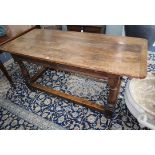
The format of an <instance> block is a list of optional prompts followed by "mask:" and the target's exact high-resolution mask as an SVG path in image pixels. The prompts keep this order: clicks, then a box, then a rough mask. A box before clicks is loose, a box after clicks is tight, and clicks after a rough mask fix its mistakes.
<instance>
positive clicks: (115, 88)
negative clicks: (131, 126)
mask: <svg viewBox="0 0 155 155" xmlns="http://www.w3.org/2000/svg"><path fill="white" fill-rule="evenodd" d="M13 58H14V59H15V61H16V62H17V63H18V64H19V66H20V68H21V72H22V75H23V77H24V80H25V82H26V85H27V86H28V88H29V89H30V90H32V91H34V90H40V91H42V92H45V93H48V94H52V95H55V96H58V97H60V98H63V99H67V100H69V101H71V102H73V103H76V104H79V105H82V106H85V107H87V108H90V109H92V110H96V111H99V112H102V113H105V116H107V117H111V116H112V111H113V109H114V107H115V104H116V102H117V97H118V94H119V88H120V83H121V80H120V79H121V77H120V76H116V75H112V74H107V73H102V72H95V71H90V70H87V69H79V68H76V67H73V66H72V67H68V66H63V65H60V64H50V65H49V64H48V63H45V62H42V61H40V60H36V59H29V58H28V59H26V58H24V57H20V56H17V55H13ZM23 60H24V61H25V60H26V61H28V62H31V63H32V62H34V63H39V64H42V66H43V67H42V68H41V69H40V70H39V71H38V72H37V73H36V74H35V75H34V76H32V77H30V75H29V72H28V70H27V68H26V67H25V65H24V63H23V62H22V61H23ZM47 69H50V70H61V71H69V72H73V73H78V74H80V75H86V76H89V77H93V78H99V79H106V80H107V81H108V85H109V88H110V89H109V96H108V104H106V106H105V105H101V104H97V103H93V102H91V101H88V100H86V99H83V98H80V97H76V96H72V95H70V94H66V93H63V92H61V91H58V90H54V89H52V88H49V87H47V86H43V85H41V84H39V83H36V81H37V79H38V78H39V77H41V76H42V75H43V73H44V72H45V71H46V70H47Z"/></svg>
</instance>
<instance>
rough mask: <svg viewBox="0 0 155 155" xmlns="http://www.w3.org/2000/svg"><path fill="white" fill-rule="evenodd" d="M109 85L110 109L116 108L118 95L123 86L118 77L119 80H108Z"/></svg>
mask: <svg viewBox="0 0 155 155" xmlns="http://www.w3.org/2000/svg"><path fill="white" fill-rule="evenodd" d="M108 85H109V96H108V103H109V104H108V105H109V109H110V108H112V109H113V107H114V106H115V103H116V100H117V97H118V94H119V89H120V85H121V79H120V77H119V76H118V77H117V78H109V79H108Z"/></svg>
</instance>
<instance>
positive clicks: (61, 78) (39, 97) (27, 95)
mask: <svg viewBox="0 0 155 155" xmlns="http://www.w3.org/2000/svg"><path fill="white" fill-rule="evenodd" d="M148 62H149V64H148V71H149V72H151V71H155V54H154V53H151V52H150V53H149V56H148ZM25 65H26V66H27V68H28V69H29V71H30V74H31V75H33V74H34V73H35V72H36V71H37V69H38V68H39V66H37V65H35V64H28V63H26V62H25ZM8 70H9V71H10V72H11V73H12V77H13V80H14V81H15V84H16V88H13V87H12V88H10V89H9V91H8V92H7V95H6V98H7V99H9V100H10V101H12V102H13V103H15V104H16V105H19V106H20V107H22V108H23V109H26V110H27V111H29V112H32V113H35V114H37V115H39V116H41V117H43V118H45V119H47V120H49V121H51V122H54V123H56V124H57V125H60V126H62V127H64V128H66V129H74V130H76V129H80V130H88V129H89V130H94V129H96V130H105V129H130V130H131V129H136V130H138V129H146V128H144V127H142V126H140V125H139V123H138V122H137V120H136V119H135V118H134V116H132V114H131V113H130V112H129V110H128V109H127V107H126V105H125V100H124V92H125V86H126V83H127V81H128V79H127V78H126V77H124V78H123V80H122V84H121V90H120V95H119V98H118V103H117V106H116V108H115V111H114V114H113V117H112V119H106V118H105V117H104V115H103V114H101V113H99V112H96V111H93V110H90V109H88V108H85V107H82V106H80V105H77V104H73V103H71V102H69V101H67V100H63V99H60V98H58V97H55V96H52V95H48V94H45V93H43V92H40V91H35V92H32V91H30V90H29V89H28V88H27V87H26V85H25V83H24V81H23V78H22V76H21V73H20V69H19V67H18V65H17V64H15V63H13V64H11V65H10V66H8ZM37 82H38V83H41V84H43V85H46V86H49V87H52V88H54V89H55V90H61V91H62V92H66V93H69V94H72V95H75V96H80V97H83V98H86V99H88V100H91V101H94V102H97V103H100V104H103V103H106V99H107V94H108V86H107V84H106V82H105V81H103V80H95V79H90V78H88V77H82V76H80V75H75V74H71V73H67V72H60V71H50V70H48V71H46V72H45V74H44V75H43V77H41V78H40V79H38V81H37ZM2 111H4V110H3V109H2V108H1V109H0V118H2V117H3V116H2V115H3V112H2ZM8 115H9V116H11V115H10V114H8ZM5 117H7V116H5ZM17 119H18V116H17V118H16V120H17ZM1 120H2V119H1ZM1 120H0V123H1V124H0V128H1V129H4V128H5V125H4V123H5V121H4V120H3V121H1ZM17 122H19V121H17ZM10 124H11V122H10ZM17 124H19V123H17ZM8 126H9V125H8ZM8 126H6V129H10V127H8ZM33 128H34V129H37V127H33ZM15 129H16V128H15ZM30 129H31V128H30Z"/></svg>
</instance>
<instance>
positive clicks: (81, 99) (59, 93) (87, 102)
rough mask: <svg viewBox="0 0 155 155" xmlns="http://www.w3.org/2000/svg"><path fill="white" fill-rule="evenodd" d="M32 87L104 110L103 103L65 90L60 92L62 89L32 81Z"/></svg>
mask: <svg viewBox="0 0 155 155" xmlns="http://www.w3.org/2000/svg"><path fill="white" fill-rule="evenodd" d="M31 87H33V88H34V89H38V90H40V91H43V92H46V93H49V94H52V95H55V96H58V97H61V98H64V99H67V100H69V101H72V102H74V103H77V104H80V105H82V106H86V107H88V108H90V109H93V110H97V111H100V112H104V107H103V106H102V105H99V104H96V103H92V102H90V101H88V100H85V99H83V98H79V97H76V96H72V95H69V94H65V93H63V92H60V91H57V90H54V89H51V88H48V87H46V86H42V85H40V84H36V83H31Z"/></svg>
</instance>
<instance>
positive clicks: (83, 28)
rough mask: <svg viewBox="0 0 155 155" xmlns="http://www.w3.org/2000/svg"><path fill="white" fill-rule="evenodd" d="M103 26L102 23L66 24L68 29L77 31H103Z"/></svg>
mask: <svg viewBox="0 0 155 155" xmlns="http://www.w3.org/2000/svg"><path fill="white" fill-rule="evenodd" d="M105 28H106V26H104V25H67V29H68V31H77V32H81V31H83V32H90V33H105Z"/></svg>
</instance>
